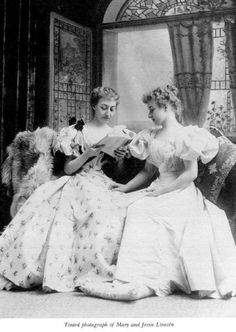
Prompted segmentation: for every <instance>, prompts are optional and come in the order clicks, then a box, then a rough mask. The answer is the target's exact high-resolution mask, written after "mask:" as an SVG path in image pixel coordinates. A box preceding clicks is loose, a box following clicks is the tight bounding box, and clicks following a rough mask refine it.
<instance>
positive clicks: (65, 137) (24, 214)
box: [0, 87, 126, 292]
mask: <svg viewBox="0 0 236 332" xmlns="http://www.w3.org/2000/svg"><path fill="white" fill-rule="evenodd" d="M118 99H119V96H118V95H117V94H116V92H115V91H114V90H113V89H111V88H104V87H98V88H96V89H94V91H93V92H92V95H91V106H92V110H93V112H94V117H93V119H92V120H91V121H90V122H88V123H86V124H85V125H84V127H83V128H77V127H76V125H72V126H69V127H66V128H63V129H62V130H61V132H60V134H59V137H58V143H59V146H58V148H59V150H60V151H61V152H63V153H64V154H65V156H66V161H65V166H64V170H65V173H66V174H67V175H65V176H62V177H61V178H59V179H57V180H54V181H50V182H47V183H46V184H44V185H42V186H40V187H39V188H38V189H36V190H35V192H34V193H33V194H32V195H31V197H30V198H29V199H28V200H27V201H26V203H25V204H24V205H23V206H22V208H21V209H20V210H19V212H18V213H17V215H16V216H15V217H14V218H13V219H12V221H11V223H10V224H9V225H8V227H7V228H6V229H5V231H4V232H3V234H2V236H1V237H0V289H12V288H14V287H16V286H18V287H21V288H23V289H29V288H32V287H37V286H40V287H42V289H43V290H44V291H52V290H53V291H61V292H66V291H73V290H74V288H75V285H76V282H77V281H79V280H82V279H83V278H84V277H88V276H90V277H91V278H93V279H97V278H100V279H102V280H111V279H112V278H113V272H114V267H115V265H114V264H115V262H116V258H117V253H118V249H119V244H120V239H121V234H122V230H123V223H124V217H125V214H126V207H125V204H124V205H122V204H119V203H117V204H116V198H117V197H120V196H121V195H122V193H118V192H111V191H110V189H109V186H110V185H111V184H112V183H113V181H112V180H111V179H110V178H109V177H107V176H106V175H105V174H104V172H103V171H102V169H101V168H102V158H103V154H102V153H100V152H101V147H100V148H98V147H96V148H95V147H94V146H95V145H96V144H97V143H98V142H99V141H100V140H101V139H102V138H103V137H105V136H106V135H107V134H108V133H110V132H111V131H112V128H111V127H110V126H109V125H108V123H109V120H110V119H111V117H112V116H113V115H114V114H115V112H116V108H117V104H118ZM115 153H116V156H117V157H118V158H120V157H124V151H122V149H118V150H117V151H116V152H115ZM114 200H115V201H114ZM113 201H114V202H113Z"/></svg>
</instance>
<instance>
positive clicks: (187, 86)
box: [168, 19, 213, 126]
mask: <svg viewBox="0 0 236 332" xmlns="http://www.w3.org/2000/svg"><path fill="white" fill-rule="evenodd" d="M168 30H169V35H170V44H171V50H172V56H173V63H174V76H175V84H176V85H177V87H178V89H179V93H180V99H181V101H182V103H183V121H184V124H186V125H189V124H197V125H199V126H203V125H204V123H205V121H206V117H207V110H208V104H209V99H210V91H211V79H212V60H213V35H212V23H211V21H210V20H207V19H197V20H191V21H190V20H189V21H184V22H183V21H181V22H173V23H172V22H171V23H169V24H168Z"/></svg>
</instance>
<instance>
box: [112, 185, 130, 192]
mask: <svg viewBox="0 0 236 332" xmlns="http://www.w3.org/2000/svg"><path fill="white" fill-rule="evenodd" d="M109 189H111V190H113V191H120V192H122V193H127V192H128V188H127V186H126V185H125V184H121V183H112V184H111V185H110V187H109Z"/></svg>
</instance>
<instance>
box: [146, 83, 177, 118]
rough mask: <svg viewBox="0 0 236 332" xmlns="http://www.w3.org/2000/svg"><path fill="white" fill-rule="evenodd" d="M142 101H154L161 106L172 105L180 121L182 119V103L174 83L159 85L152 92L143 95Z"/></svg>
mask: <svg viewBox="0 0 236 332" xmlns="http://www.w3.org/2000/svg"><path fill="white" fill-rule="evenodd" d="M142 101H143V103H144V104H147V103H149V102H150V101H154V102H155V104H156V105H157V106H158V107H160V108H163V107H164V108H166V107H167V106H168V105H170V106H172V108H173V109H174V111H175V115H176V118H177V120H178V121H179V122H181V121H182V103H181V101H180V99H179V98H178V89H177V88H176V87H175V86H174V85H167V86H165V87H158V88H156V89H154V90H152V91H151V92H150V93H148V94H145V95H143V99H142Z"/></svg>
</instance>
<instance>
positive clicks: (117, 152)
mask: <svg viewBox="0 0 236 332" xmlns="http://www.w3.org/2000/svg"><path fill="white" fill-rule="evenodd" d="M127 151H128V149H127V146H121V147H120V148H117V149H116V150H115V151H114V155H115V157H116V158H117V159H123V158H125V156H126V154H127Z"/></svg>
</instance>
